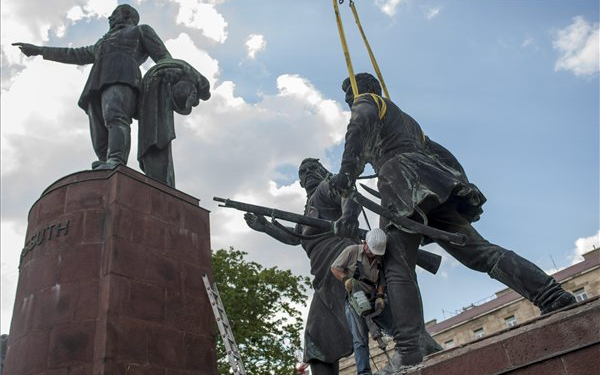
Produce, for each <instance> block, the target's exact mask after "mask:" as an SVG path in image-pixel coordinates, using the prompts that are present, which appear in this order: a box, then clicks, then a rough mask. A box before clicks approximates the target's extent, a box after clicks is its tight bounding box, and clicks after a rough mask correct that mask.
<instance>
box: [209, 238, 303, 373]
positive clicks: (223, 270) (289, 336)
mask: <svg viewBox="0 0 600 375" xmlns="http://www.w3.org/2000/svg"><path fill="white" fill-rule="evenodd" d="M245 255H247V253H246V252H243V251H239V250H235V249H233V248H230V249H229V250H223V249H220V250H217V251H213V254H212V263H213V276H214V280H215V282H216V284H217V288H218V290H219V293H220V295H221V299H222V301H223V305H224V307H225V310H226V313H227V317H228V319H229V323H230V324H231V328H232V331H233V334H234V336H235V341H236V343H237V344H238V347H239V349H240V354H241V356H242V361H243V362H244V367H245V368H246V371H247V372H248V373H249V374H273V375H284V374H285V375H289V374H293V369H294V366H295V364H296V359H295V357H294V352H295V351H296V350H298V349H299V348H300V335H301V332H302V326H303V321H302V317H301V312H300V310H299V309H298V308H299V307H300V306H302V305H304V304H305V303H306V290H307V288H308V287H309V286H310V282H309V278H308V277H303V276H295V275H293V274H292V273H291V271H289V270H280V269H278V268H277V267H272V268H264V267H263V266H261V265H260V264H258V263H256V262H250V261H247V260H245V259H244V257H245ZM217 358H218V366H219V374H229V373H230V365H229V361H228V358H227V356H226V354H225V348H224V346H223V341H222V340H217Z"/></svg>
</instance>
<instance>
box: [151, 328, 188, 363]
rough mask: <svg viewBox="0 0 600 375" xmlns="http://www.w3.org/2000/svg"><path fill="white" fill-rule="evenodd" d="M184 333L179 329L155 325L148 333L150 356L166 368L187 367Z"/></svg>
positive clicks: (154, 361)
mask: <svg viewBox="0 0 600 375" xmlns="http://www.w3.org/2000/svg"><path fill="white" fill-rule="evenodd" d="M183 339H184V333H183V332H182V331H179V330H174V329H169V328H164V327H158V326H157V327H153V328H150V330H149V334H148V357H149V358H151V359H152V363H154V364H157V365H159V366H163V367H164V368H179V369H185V366H184V362H183V360H184V351H183Z"/></svg>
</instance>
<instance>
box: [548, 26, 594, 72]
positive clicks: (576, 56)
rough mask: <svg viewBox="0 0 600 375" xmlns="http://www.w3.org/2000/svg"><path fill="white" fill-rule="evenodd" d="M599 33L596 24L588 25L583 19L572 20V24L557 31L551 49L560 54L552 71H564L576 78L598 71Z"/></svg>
mask: <svg viewBox="0 0 600 375" xmlns="http://www.w3.org/2000/svg"><path fill="white" fill-rule="evenodd" d="M599 44H600V31H599V28H598V23H595V24H591V23H588V22H587V21H586V20H585V19H584V18H583V17H581V16H577V17H574V18H573V23H572V24H571V25H569V26H568V27H566V28H564V29H561V30H559V31H558V32H557V33H556V38H555V39H554V41H553V47H554V48H555V49H557V50H558V51H559V52H560V54H561V55H560V56H559V58H558V60H557V61H556V64H555V65H554V70H555V71H559V70H566V71H570V72H573V73H574V74H575V75H577V76H590V75H593V74H596V73H598V71H599V70H600V57H599V48H600V47H599Z"/></svg>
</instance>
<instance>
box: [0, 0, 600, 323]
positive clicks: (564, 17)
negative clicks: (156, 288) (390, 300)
mask: <svg viewBox="0 0 600 375" xmlns="http://www.w3.org/2000/svg"><path fill="white" fill-rule="evenodd" d="M126 2H128V3H130V4H132V5H134V6H135V7H136V8H137V9H138V11H139V13H140V16H141V22H142V23H147V24H150V25H151V26H153V28H154V29H155V30H156V31H157V33H158V34H159V35H160V36H161V38H162V39H163V40H164V41H165V43H166V44H167V47H168V48H169V50H170V51H171V53H172V55H173V56H174V57H176V58H181V59H184V60H186V61H188V62H190V63H191V64H192V65H193V66H195V67H196V68H197V69H198V70H199V71H200V72H202V73H203V74H204V75H205V76H206V77H207V78H208V79H209V80H210V82H211V88H212V92H213V96H212V98H211V99H210V100H209V101H208V102H203V103H201V104H200V105H199V106H198V107H197V108H195V109H194V112H193V113H192V114H191V115H190V116H187V117H181V116H180V117H177V119H176V132H177V139H176V140H175V141H174V143H173V150H174V159H175V173H176V180H177V186H178V188H179V189H180V190H182V191H184V192H186V193H188V194H191V195H193V196H195V197H197V198H199V199H200V200H201V205H202V206H203V207H205V208H207V209H209V210H211V212H212V213H211V228H212V232H211V241H212V247H213V248H215V249H217V248H228V247H229V246H233V247H235V248H237V249H240V250H244V251H247V252H248V253H249V257H250V258H251V259H252V260H255V261H258V262H260V263H262V264H264V265H265V266H274V265H277V266H279V267H281V268H286V269H287V268H290V269H292V270H293V271H294V272H295V273H297V274H305V275H308V272H309V268H308V261H307V259H306V256H305V255H304V252H303V251H302V249H301V248H299V247H298V248H293V247H286V246H284V245H281V244H279V243H277V242H276V241H274V240H272V239H270V238H268V237H266V236H264V235H260V234H258V233H255V232H251V231H250V230H249V229H247V228H246V226H245V223H244V221H243V219H242V214H241V213H239V212H236V211H228V210H226V209H223V208H218V207H217V206H216V204H215V203H214V202H213V201H212V197H213V196H221V197H230V198H234V199H238V200H246V201H249V202H252V203H257V204H263V205H268V206H276V207H278V208H282V209H287V210H292V211H295V212H301V211H302V209H303V207H304V193H303V191H302V189H301V188H300V186H299V184H298V181H297V176H296V168H297V165H298V163H299V162H300V161H301V160H302V159H303V158H304V157H308V156H312V157H319V158H321V160H322V161H323V162H324V163H325V164H326V165H327V166H328V167H330V168H331V170H332V171H337V169H338V168H339V162H340V156H341V151H342V148H343V134H344V131H345V127H346V125H347V119H348V116H349V112H348V108H347V107H346V105H345V103H344V102H343V92H342V91H341V89H340V86H341V82H342V80H343V79H344V78H345V77H346V76H347V71H346V67H345V63H344V59H343V55H342V50H341V47H340V43H339V37H338V33H337V28H336V25H335V18H334V14H333V8H332V3H331V1H328V0H323V1H321V0H304V1H298V0H278V1H273V0H203V1H192V0H181V1H179V0H161V1H150V0H146V1H141V2H140V1H126ZM118 3H123V1H119V2H118ZM355 3H356V6H357V8H358V11H359V14H360V16H361V21H362V23H363V27H364V28H365V31H366V33H367V36H368V37H369V41H370V42H371V45H372V48H373V50H374V52H375V54H376V57H377V60H378V62H379V65H380V67H381V70H382V72H383V76H384V78H385V80H386V83H387V85H388V88H389V90H390V95H391V97H392V99H393V100H394V101H395V102H396V103H397V104H398V105H399V106H400V107H401V108H402V109H403V110H404V111H406V112H407V113H409V114H410V115H411V116H412V117H414V118H415V119H416V120H417V121H418V122H419V123H420V124H421V126H422V127H423V129H424V131H425V132H426V133H427V134H428V135H429V136H430V137H431V138H432V139H434V140H436V141H437V142H439V143H441V144H443V145H445V146H446V147H447V148H448V149H450V150H451V151H452V152H453V153H454V154H455V155H456V156H457V157H458V158H459V160H460V161H461V163H462V164H463V166H464V167H465V169H466V171H467V174H468V176H469V178H470V180H471V181H472V182H474V183H476V184H477V185H478V186H479V187H480V189H481V190H482V191H483V192H484V194H485V195H486V196H487V198H488V202H487V203H486V204H485V205H484V214H483V216H482V219H481V220H480V221H479V222H477V223H476V224H475V227H476V228H477V230H479V231H480V232H481V233H482V234H483V235H484V236H485V237H486V238H487V239H488V240H490V241H492V242H495V243H498V244H499V245H502V246H504V247H507V248H509V249H511V250H514V251H516V252H518V253H520V254H521V255H523V256H524V257H526V258H527V259H529V260H531V261H533V262H534V263H536V264H537V265H539V266H540V267H542V268H543V269H544V270H548V271H549V272H552V271H554V270H555V269H554V267H555V266H554V264H556V267H558V268H563V267H566V266H568V265H570V264H571V263H572V262H574V261H576V260H577V259H578V256H579V255H580V254H581V253H582V252H585V251H587V250H590V249H591V248H592V247H593V246H598V245H599V233H600V231H599V228H600V223H599V216H600V215H599V209H600V208H599V206H600V203H599V196H600V193H599V170H600V166H599V124H600V119H599V104H598V103H599V101H600V98H599V61H598V59H599V58H598V55H599V52H598V45H599V31H598V22H599V20H598V18H599V8H600V6H599V2H598V1H595V0H585V1H581V0H561V1H558V0H544V1H542V0H524V1H516V0H514V1H511V0H508V1H501V0H481V1H480V0H461V1H459V0H444V1H441V0H437V1H434V0H431V1H430V0H419V1H417V0H355ZM116 4H117V1H109V0H61V1H58V0H55V1H46V0H19V1H16V0H7V1H5V0H3V1H2V7H1V11H2V33H1V43H2V46H1V47H2V97H1V100H2V108H1V109H2V111H1V116H2V117H1V136H2V158H1V160H2V175H1V176H2V201H1V203H2V217H1V220H2V221H1V223H2V248H1V257H2V268H1V271H2V321H1V322H2V324H1V327H0V330H1V331H2V333H7V332H8V328H9V324H10V323H9V322H10V317H11V312H12V307H13V304H14V292H15V289H16V280H17V277H18V270H17V265H18V256H19V253H20V250H21V248H22V246H23V243H24V239H25V231H26V227H27V212H28V210H29V208H30V207H31V205H32V204H33V203H34V202H35V200H36V199H37V198H38V197H39V195H40V194H41V192H42V191H43V190H44V189H45V188H46V187H47V186H48V185H49V184H51V183H52V182H54V181H55V180H57V179H59V178H61V177H62V176H64V175H67V174H70V173H73V172H76V171H80V170H85V169H89V166H90V163H91V162H92V161H93V160H94V154H93V151H92V148H91V142H90V140H89V134H88V130H87V129H88V125H87V117H86V116H85V114H84V113H83V111H81V110H80V109H79V108H78V107H77V105H76V102H77V98H78V96H79V94H80V92H81V89H82V88H83V85H84V83H85V79H86V77H87V74H88V72H89V67H77V66H68V65H62V64H58V63H53V62H50V61H44V60H42V59H41V58H40V57H37V58H25V57H23V56H22V55H20V53H19V51H18V50H17V49H16V48H15V47H12V46H10V43H13V42H18V41H23V42H31V43H35V44H40V45H48V46H69V45H71V46H81V45H88V44H93V43H94V42H95V41H96V40H97V39H98V38H100V37H101V36H102V35H103V33H104V32H106V30H107V19H106V17H107V16H108V15H109V14H110V12H111V11H112V10H113V9H114V7H115V6H116ZM340 9H341V14H342V17H343V20H344V26H345V29H346V32H347V38H348V41H349V48H350V53H351V55H352V58H353V63H354V70H355V71H356V72H360V71H372V69H371V66H370V62H369V60H368V56H367V54H366V51H365V49H364V47H363V45H362V41H361V40H360V36H359V34H358V33H357V30H356V27H355V24H354V21H353V19H352V15H351V12H350V10H349V8H348V0H347V1H346V2H345V3H344V4H343V5H341V8H340ZM149 66H151V62H148V63H146V65H145V66H144V69H147V68H148V67H149ZM132 131H133V132H134V138H133V139H136V138H135V136H136V135H135V134H136V131H137V129H136V124H134V125H133V126H132ZM135 154H136V149H135V145H134V147H133V149H132V152H131V155H135ZM129 166H130V167H132V168H134V169H137V170H139V168H138V166H137V162H136V160H135V159H134V157H133V156H132V157H130V160H129ZM370 183H371V184H373V185H374V181H371V182H370ZM370 221H371V223H373V222H375V219H374V218H373V219H372V220H370ZM427 249H429V250H430V251H434V252H437V253H439V254H442V255H443V256H444V262H443V265H442V268H441V270H440V273H439V274H438V275H436V276H432V275H427V274H425V273H419V277H420V281H421V288H422V294H423V300H424V308H425V318H426V319H427V320H429V319H434V318H435V319H438V320H441V319H443V318H448V317H449V316H451V314H452V313H453V312H456V311H459V310H460V309H461V308H462V307H464V306H467V305H470V304H471V303H473V302H476V301H479V300H482V299H484V298H486V297H488V296H490V295H492V294H493V293H494V292H496V291H499V290H500V289H502V288H503V286H502V285H501V284H499V283H497V282H496V281H493V280H491V279H489V277H488V276H487V275H484V274H479V273H476V272H474V271H471V270H468V269H466V268H465V267H463V266H461V265H460V264H458V263H457V262H456V261H455V260H453V259H452V258H450V257H448V256H447V255H446V254H445V253H444V252H443V250H441V249H440V248H439V247H437V246H436V245H430V246H428V247H427Z"/></svg>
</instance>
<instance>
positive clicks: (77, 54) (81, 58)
mask: <svg viewBox="0 0 600 375" xmlns="http://www.w3.org/2000/svg"><path fill="white" fill-rule="evenodd" d="M12 45H13V46H17V47H19V49H20V50H21V52H23V54H24V55H25V56H27V57H29V56H38V55H42V56H43V57H44V60H51V61H57V62H61V63H65V64H77V65H85V64H91V63H93V62H94V60H95V56H94V48H95V47H94V46H87V47H78V48H61V47H40V46H36V45H34V44H29V43H20V42H19V43H13V44H12Z"/></svg>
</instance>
